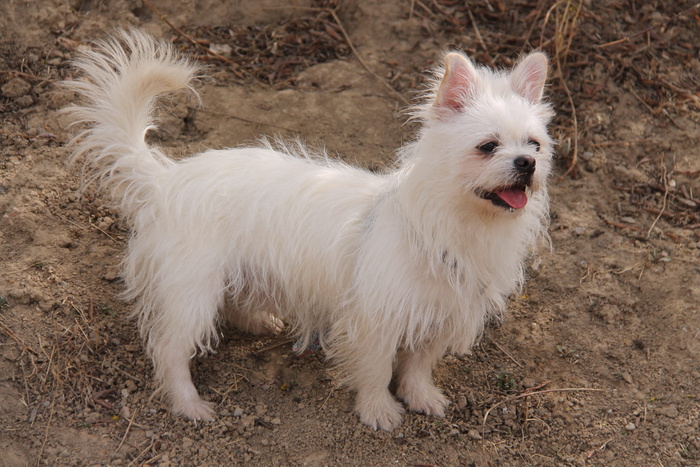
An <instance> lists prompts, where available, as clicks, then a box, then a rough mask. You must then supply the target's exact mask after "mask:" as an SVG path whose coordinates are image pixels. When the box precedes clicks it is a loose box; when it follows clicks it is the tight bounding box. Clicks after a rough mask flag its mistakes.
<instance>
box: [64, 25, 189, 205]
mask: <svg viewBox="0 0 700 467" xmlns="http://www.w3.org/2000/svg"><path fill="white" fill-rule="evenodd" d="M75 66H76V68H77V69H78V70H79V71H80V72H81V73H82V75H83V76H82V79H81V80H76V81H67V82H65V83H64V84H65V86H66V87H67V88H69V89H71V90H73V91H76V92H77V93H78V94H79V95H80V97H81V103H80V104H79V105H77V106H73V107H69V108H68V109H66V112H67V113H68V114H69V115H70V117H71V118H72V120H73V124H81V125H84V126H85V128H84V129H83V130H82V131H80V132H79V133H78V134H77V135H76V137H75V138H74V139H73V141H72V144H73V146H74V152H73V155H72V157H71V162H79V161H82V162H84V164H85V167H86V172H87V175H88V178H87V179H86V181H87V182H88V183H90V182H93V181H95V180H96V179H97V180H99V182H100V185H101V187H102V188H104V189H106V190H107V191H109V192H110V193H111V195H112V196H113V197H114V199H115V200H119V201H120V204H121V212H122V214H123V215H125V216H126V217H127V218H132V217H133V216H135V215H137V214H138V213H139V212H140V211H141V208H143V207H144V206H145V204H146V203H147V202H148V200H149V199H152V197H151V196H150V195H151V194H152V193H151V192H152V190H154V189H156V187H157V184H158V179H159V177H161V176H162V175H163V174H164V173H165V172H166V169H167V167H168V166H171V165H172V164H174V162H173V161H172V160H171V159H169V158H168V157H167V156H165V155H164V154H163V153H162V152H160V151H159V150H158V149H157V148H149V146H148V145H147V144H146V141H145V139H144V138H145V135H146V131H148V130H149V129H150V128H153V126H154V124H153V115H152V114H153V108H154V106H155V100H156V97H157V96H159V95H161V94H164V93H169V92H172V91H176V90H179V89H189V90H191V91H192V92H193V94H194V95H195V96H196V93H195V92H194V90H193V89H192V87H191V83H192V81H193V80H194V78H196V77H197V75H198V74H199V69H198V67H197V66H196V65H194V64H193V63H191V62H189V61H187V60H185V59H183V58H178V57H177V55H176V52H175V51H174V50H173V47H172V46H171V45H170V44H168V43H165V42H157V41H155V40H153V39H151V38H150V37H149V36H147V35H145V34H143V33H141V32H138V31H121V32H118V33H117V34H115V35H114V36H112V37H111V38H109V39H107V40H105V41H102V42H100V43H98V44H97V46H96V47H95V49H93V50H90V51H87V52H84V53H83V54H82V55H81V56H80V57H79V58H78V59H77V60H76V61H75Z"/></svg>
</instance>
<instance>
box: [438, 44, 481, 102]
mask: <svg viewBox="0 0 700 467" xmlns="http://www.w3.org/2000/svg"><path fill="white" fill-rule="evenodd" d="M478 79H479V75H478V73H477V71H476V69H475V68H474V65H472V64H471V62H470V61H469V60H467V58H465V57H464V55H462V54H459V53H454V52H453V53H449V54H447V56H446V57H445V74H444V75H443V76H442V81H440V86H439V87H438V91H437V96H436V97H435V103H434V105H435V106H436V107H438V108H444V109H450V110H454V111H460V110H462V108H463V107H464V105H465V104H466V102H467V98H468V96H469V95H471V94H472V93H473V92H474V90H475V89H476V85H477V80H478Z"/></svg>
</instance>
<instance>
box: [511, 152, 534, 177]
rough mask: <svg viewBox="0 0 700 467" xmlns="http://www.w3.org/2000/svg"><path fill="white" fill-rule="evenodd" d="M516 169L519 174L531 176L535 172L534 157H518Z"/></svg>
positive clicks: (515, 162)
mask: <svg viewBox="0 0 700 467" xmlns="http://www.w3.org/2000/svg"><path fill="white" fill-rule="evenodd" d="M514 164H515V168H516V169H517V170H518V172H520V173H523V174H528V175H531V174H532V173H534V172H535V164H536V162H535V158H534V157H532V156H518V157H516V158H515V161H514Z"/></svg>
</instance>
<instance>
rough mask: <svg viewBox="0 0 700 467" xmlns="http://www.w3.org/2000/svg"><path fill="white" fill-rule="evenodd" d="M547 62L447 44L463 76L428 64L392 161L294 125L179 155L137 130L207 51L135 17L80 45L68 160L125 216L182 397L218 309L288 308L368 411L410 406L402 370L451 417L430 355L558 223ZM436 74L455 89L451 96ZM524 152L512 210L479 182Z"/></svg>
mask: <svg viewBox="0 0 700 467" xmlns="http://www.w3.org/2000/svg"><path fill="white" fill-rule="evenodd" d="M533 57H534V58H533ZM538 60H539V61H540V62H542V61H544V60H545V59H544V56H542V55H541V54H532V55H531V56H529V57H528V58H526V59H525V60H524V61H523V63H525V62H527V63H526V66H521V68H523V69H525V71H523V72H519V71H518V68H516V69H515V71H514V72H513V73H512V74H507V73H504V72H493V71H490V70H487V69H482V68H476V67H474V66H473V65H472V64H471V62H469V61H468V59H466V57H464V56H463V55H459V54H454V53H453V54H450V55H449V56H448V65H449V66H454V67H459V68H460V70H461V71H460V73H461V74H460V75H455V76H458V78H457V79H456V80H445V81H444V82H443V83H442V85H439V84H438V82H439V79H440V78H441V77H442V75H443V73H444V72H443V71H442V70H438V71H437V72H436V79H435V83H434V86H433V87H432V89H431V91H430V92H429V93H428V94H429V95H428V97H427V100H426V103H425V104H423V105H421V106H419V107H417V108H416V110H415V115H416V117H417V118H418V119H419V120H421V121H422V123H423V126H422V129H421V130H420V134H419V136H418V138H417V139H416V140H415V142H413V143H411V144H408V145H407V146H405V147H404V148H402V149H401V150H400V156H401V160H400V163H399V166H398V168H397V169H396V170H394V171H391V172H389V173H386V174H381V175H380V174H374V173H369V172H366V171H363V170H360V169H358V168H354V167H350V166H347V165H344V164H341V163H339V162H334V161H331V160H329V159H328V158H326V157H325V155H323V154H321V155H320V156H319V155H313V154H310V153H308V152H307V150H306V149H305V148H304V147H303V146H302V145H300V144H296V143H295V144H286V145H285V144H281V143H277V144H276V145H273V144H270V143H267V142H263V143H262V144H261V146H260V147H251V148H241V149H227V150H217V151H206V152H204V153H202V154H198V155H197V156H195V157H192V158H189V159H186V160H183V161H181V162H174V161H173V160H172V159H170V158H168V157H167V156H166V155H164V154H163V153H162V152H161V151H160V150H159V149H157V148H154V147H149V146H148V145H147V144H146V143H145V141H144V135H145V132H146V131H147V130H148V129H149V128H152V126H153V122H152V111H153V107H154V101H155V98H156V96H158V95H160V94H163V93H166V92H171V91H176V90H178V89H183V88H189V89H191V87H190V86H191V82H192V80H193V78H195V77H196V76H197V74H198V69H197V67H196V66H195V65H193V64H192V63H191V62H188V61H186V60H184V59H181V58H177V57H176V56H175V53H174V52H173V50H172V48H171V47H170V46H168V45H167V44H165V43H159V42H156V41H154V40H153V39H151V38H149V37H148V36H146V35H144V34H143V33H139V32H136V31H131V32H122V33H120V34H118V35H117V36H115V37H114V38H112V39H109V40H107V41H105V42H102V43H101V44H99V46H98V48H97V50H96V51H93V52H88V53H85V54H84V55H83V56H82V58H80V59H79V60H78V61H77V63H76V65H77V68H78V69H79V70H80V71H82V73H83V75H84V80H83V81H75V82H71V83H68V84H67V85H68V86H69V87H70V88H72V89H74V90H76V91H77V92H78V93H79V94H81V95H82V98H83V103H82V104H81V105H80V106H76V107H73V108H71V109H69V110H68V111H69V113H70V114H71V115H72V116H73V119H74V121H75V122H77V123H81V124H83V125H84V126H85V128H86V129H84V131H82V132H81V133H80V134H79V135H78V136H77V137H76V138H75V140H74V144H75V153H74V156H73V160H79V159H81V160H83V161H84V162H85V163H86V164H87V167H88V169H89V171H90V173H91V174H92V175H93V177H94V178H96V179H99V182H100V184H101V186H102V187H103V188H105V189H107V190H108V191H109V192H110V193H111V195H112V196H113V197H114V198H115V199H116V200H118V201H119V202H120V206H121V212H122V214H123V215H124V216H125V217H126V219H128V221H129V223H130V226H131V229H132V234H131V238H130V240H129V245H128V251H127V254H126V257H125V259H124V265H123V266H124V268H123V277H124V279H125V282H126V292H125V297H126V298H127V299H130V300H135V301H136V309H135V315H136V316H138V319H139V326H140V330H141V333H142V335H143V337H144V339H145V340H146V342H147V349H148V352H149V354H150V355H151V357H152V358H153V363H154V367H155V373H156V379H157V382H158V385H159V389H160V390H161V391H162V392H163V393H164V394H165V395H166V396H167V398H168V400H169V401H170V402H171V404H172V406H173V410H174V411H175V412H177V413H180V414H183V415H185V416H187V417H190V418H193V419H211V418H213V416H214V411H213V408H212V404H211V403H209V402H205V401H203V400H202V399H201V398H200V397H199V395H198V394H197V391H196V389H195V387H194V385H193V384H192V380H191V377H190V372H189V366H188V364H189V361H190V359H191V358H192V357H193V356H194V355H195V354H197V353H204V352H207V351H209V350H211V349H212V348H213V346H214V345H215V344H216V343H217V340H218V335H219V334H218V332H219V331H218V328H219V325H220V324H221V323H222V322H223V321H224V320H226V319H228V320H229V321H230V322H233V323H234V324H236V325H238V326H240V327H242V328H244V329H247V330H252V331H255V332H262V331H265V330H271V331H275V330H279V327H280V324H281V323H280V321H279V320H277V319H276V318H275V317H280V318H282V319H284V320H285V321H286V322H287V323H288V324H290V325H291V326H292V327H293V330H294V331H295V332H296V333H298V334H299V335H300V336H302V337H303V338H304V339H305V342H307V343H308V342H309V340H310V339H312V337H313V336H314V335H320V336H321V339H322V344H323V346H324V349H325V350H326V352H327V354H328V355H329V357H330V358H332V359H333V360H334V361H335V363H336V364H337V365H339V366H340V367H341V368H342V369H343V370H344V373H345V374H346V375H347V383H348V384H349V385H350V386H351V387H352V388H353V389H354V390H356V391H357V403H356V410H357V412H358V413H359V415H360V418H361V420H362V421H363V422H364V423H366V424H367V425H369V426H371V427H373V428H381V429H385V430H391V429H393V428H394V427H396V426H397V425H398V424H399V423H400V421H401V415H402V412H403V407H402V405H401V404H400V403H399V402H397V401H396V400H395V399H394V397H393V396H392V395H391V393H390V392H389V383H390V380H391V378H392V371H393V370H394V369H395V370H396V372H397V383H398V385H397V396H398V397H399V398H400V399H402V400H403V401H405V402H406V403H407V405H408V408H409V409H411V410H415V411H418V412H423V413H426V414H430V415H438V416H443V415H444V412H445V407H446V405H447V400H446V398H445V397H444V396H443V395H442V393H441V391H440V390H439V389H438V388H437V387H436V386H435V385H434V383H433V380H432V369H433V367H434V365H435V364H436V362H437V361H438V360H439V358H440V357H441V356H442V355H443V354H444V353H445V352H447V351H452V352H457V353H463V352H465V351H467V350H468V349H469V348H470V346H471V345H472V344H473V343H474V341H475V340H476V339H477V337H478V336H479V334H480V333H481V331H482V329H483V325H484V322H485V321H486V320H487V319H488V317H489V316H490V315H494V314H499V313H500V312H501V311H502V310H504V308H505V304H506V300H507V298H508V296H509V294H511V293H513V292H514V291H516V290H517V289H518V287H519V285H520V284H521V282H522V280H523V261H524V259H525V258H526V256H527V254H528V252H529V251H530V250H531V249H532V247H533V246H534V245H535V243H536V240H537V238H538V237H539V236H541V235H542V234H545V232H546V224H547V221H546V219H547V211H548V199H547V191H546V187H545V183H546V178H547V175H548V172H549V166H550V156H551V145H552V144H551V141H550V139H549V137H548V136H547V132H546V125H547V123H548V121H549V119H550V114H551V112H550V110H549V107H548V106H547V105H546V104H543V103H541V102H540V100H539V98H537V97H538V96H537V92H538V89H539V92H540V96H541V90H542V87H543V86H544V76H545V75H546V61H544V70H542V69H538V68H537V67H538V65H537V61H538ZM533 68H534V71H533ZM538 71H539V74H538ZM465 80H466V81H468V83H465ZM465 84H468V86H467V85H465ZM459 86H463V87H464V89H460V88H459ZM439 88H441V93H442V92H444V93H446V94H447V95H450V96H452V97H454V96H457V97H455V98H454V99H452V100H451V101H450V106H445V105H443V104H442V102H441V101H440V100H438V98H437V97H436V96H437V95H438V89H439ZM533 96H534V97H536V98H533ZM489 138H497V139H498V141H499V149H498V151H497V152H496V153H495V154H494V155H493V156H490V157H486V156H484V155H483V154H481V153H479V151H478V150H477V149H476V147H478V146H479V145H480V144H481V143H483V142H484V140H487V139H489ZM532 138H535V139H537V141H538V142H539V143H540V144H541V148H540V150H539V151H536V150H535V148H534V147H533V146H532V144H527V141H528V139H532ZM519 154H529V155H531V156H533V157H534V158H535V159H536V163H537V168H536V172H535V174H534V176H533V179H532V186H531V188H530V189H529V190H528V194H529V202H528V204H527V205H526V206H525V207H524V208H523V209H519V210H516V211H515V212H512V210H509V209H504V208H502V207H499V206H496V205H494V204H492V203H491V201H488V200H485V199H482V198H480V197H479V196H477V194H476V193H480V192H483V191H491V190H495V189H497V188H498V187H501V186H504V185H507V184H508V183H510V182H511V181H512V179H513V177H514V174H513V159H514V158H515V157H516V156H517V155H519ZM227 302H230V303H232V304H233V307H225V306H224V305H225V303H227ZM227 309H228V310H229V311H227V312H224V311H223V310H227ZM231 309H232V310H233V311H230V310H231ZM226 313H229V315H228V316H226Z"/></svg>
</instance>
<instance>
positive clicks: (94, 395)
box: [0, 0, 700, 466]
mask: <svg viewBox="0 0 700 467" xmlns="http://www.w3.org/2000/svg"><path fill="white" fill-rule="evenodd" d="M152 3H153V4H154V5H155V7H157V8H158V9H159V10H160V11H161V13H162V14H163V15H166V18H167V20H168V21H169V22H170V23H171V24H172V25H173V26H176V27H178V28H180V29H181V30H182V31H183V32H185V33H187V34H188V35H190V36H191V37H193V38H194V39H197V40H200V41H201V42H200V44H201V45H204V46H209V47H211V48H212V49H215V50H219V51H220V52H219V53H221V54H222V55H224V56H226V57H230V60H231V61H232V62H234V63H235V64H236V65H235V67H234V65H231V64H230V63H227V62H224V61H221V60H219V59H216V58H212V57H211V56H210V57H207V56H206V52H205V51H204V50H203V49H202V48H201V47H195V46H194V45H192V44H190V43H189V42H188V41H187V40H186V39H184V38H182V37H180V36H179V35H178V34H177V33H176V32H175V30H174V29H173V28H171V27H170V26H169V25H168V24H166V23H164V22H163V21H162V20H161V19H160V18H159V15H157V14H155V13H154V11H153V10H152V9H151V8H150V6H149V2H146V1H138V0H133V1H132V0H112V1H109V2H103V1H97V0H68V1H61V0H44V1H41V2H38V1H10V2H2V4H0V31H2V36H0V48H1V52H2V54H1V55H0V87H1V90H2V93H1V95H0V113H1V115H2V120H1V123H0V465H2V466H23V465H28V464H31V465H136V464H158V465H172V464H185V465H195V464H196V465H224V464H242V463H245V464H257V465H337V464H355V465H371V464H390V463H394V464H399V465H458V464H464V465H499V466H500V465H504V466H505V465H620V466H627V465H663V466H677V465H697V464H698V462H700V438H699V436H700V427H699V426H698V424H699V415H700V405H699V404H698V397H699V395H700V394H699V391H700V390H699V389H698V387H699V386H700V359H699V355H700V353H699V352H700V312H699V311H700V305H699V304H698V303H699V302H700V280H699V279H700V261H699V258H700V150H699V149H698V143H699V142H700V130H699V128H700V126H698V124H699V123H700V116H699V114H698V110H699V109H700V106H699V102H700V96H699V94H698V88H699V86H698V84H699V79H698V76H700V60H699V59H700V52H699V50H700V16H699V12H698V9H697V7H693V4H692V3H691V2H688V1H680V2H679V1H671V0H659V1H653V2H637V1H634V0H629V1H619V0H616V1H612V2H589V1H583V2H582V3H580V2H577V1H566V0H564V1H560V2H553V1H550V0H540V1H539V2H537V1H534V0H533V1H531V2H528V1H525V0H523V1H517V2H504V1H501V0H491V1H490V2H488V1H487V2H472V3H475V4H476V5H473V6H472V8H471V10H468V9H466V8H465V7H464V6H463V5H462V3H463V2H457V1H451V0H442V1H423V2H421V1H412V0H405V1H396V2H382V1H380V0H369V1H365V2H360V1H348V2H345V3H343V4H342V5H341V8H339V9H338V10H337V17H334V16H333V14H331V13H330V12H329V11H328V10H323V9H322V10H313V9H309V8H308V7H317V8H318V7H321V8H323V7H328V6H333V5H322V4H319V3H315V2H311V1H310V0H289V1H288V2H282V4H283V5H284V7H283V8H280V7H279V6H278V5H279V4H278V2H274V1H272V0H265V1H261V2H260V1H259V2H255V1H252V0H250V1H241V2H217V1H214V0H152ZM598 4H603V5H604V6H598ZM339 23H340V24H342V26H343V28H344V29H343V28H341V27H340V26H339V25H338V24H339ZM127 26H139V27H143V28H145V29H146V30H148V31H150V32H151V33H153V34H154V35H156V36H159V37H164V38H167V39H173V40H174V41H175V42H176V44H177V45H178V47H181V48H182V49H183V51H185V52H186V53H191V54H195V55H197V56H198V57H199V59H201V60H205V61H206V62H207V63H208V64H209V65H210V70H209V71H210V74H211V75H212V76H213V77H214V78H215V79H216V81H209V82H206V83H204V84H203V85H202V86H201V93H202V97H203V101H204V107H203V108H201V109H192V108H189V107H188V103H187V101H185V100H182V101H179V100H176V101H175V102H174V103H173V105H172V106H171V107H168V110H167V111H166V113H165V114H164V116H163V126H162V130H160V131H159V133H158V139H159V141H160V144H162V145H163V146H165V147H167V148H168V149H169V151H171V152H172V153H173V154H175V155H184V154H189V153H192V152H195V151H197V150H200V149H203V148H213V147H227V146H234V145H240V144H243V143H246V142H249V141H251V140H254V139H255V138H257V137H259V136H261V135H263V134H268V135H269V134H281V135H283V136H286V137H293V136H295V135H299V136H300V137H302V138H304V139H305V140H306V141H308V142H309V143H311V144H315V145H325V147H327V148H328V149H329V150H330V151H331V152H333V153H337V154H339V156H338V157H343V158H345V159H346V160H347V161H349V162H352V163H357V164H359V165H362V166H364V167H367V168H369V169H376V168H379V167H382V166H385V165H390V164H391V161H392V158H393V157H394V150H395V148H397V147H398V146H400V145H401V144H402V143H403V142H406V141H407V140H409V139H410V137H411V134H412V131H413V130H414V128H412V127H411V126H410V125H408V124H405V123H404V122H405V120H406V115H405V114H404V113H402V112H401V110H402V109H403V108H405V103H404V100H411V99H414V98H415V94H414V93H413V91H414V90H416V89H420V83H421V82H422V72H423V71H424V70H426V69H428V68H429V67H431V66H433V65H434V64H435V63H436V61H437V60H439V58H440V56H441V52H442V51H443V50H445V49H446V48H449V47H461V48H463V49H465V50H466V51H467V52H468V53H469V54H470V55H471V56H472V57H474V58H475V59H476V60H477V61H479V62H481V63H486V64H495V65H497V66H507V65H509V64H510V63H511V60H512V59H513V58H515V57H516V56H517V55H518V54H519V53H521V52H522V51H526V50H529V49H531V48H537V47H541V48H543V49H545V50H546V51H548V53H549V54H550V56H552V58H553V66H552V72H553V73H552V78H551V80H550V86H549V88H548V91H547V92H548V95H549V96H550V99H551V101H552V102H553V104H554V106H555V109H556V110H557V113H558V117H557V119H556V121H555V122H554V124H553V126H552V134H553V135H554V137H555V139H556V140H557V141H558V143H559V144H558V150H557V158H558V167H559V168H558V173H557V174H556V175H555V176H554V177H553V178H552V183H551V192H552V206H551V213H552V224H551V237H552V243H553V250H552V251H551V252H549V251H548V250H546V249H545V250H543V251H541V252H540V253H539V255H538V256H536V257H534V258H533V259H532V261H531V263H530V267H529V276H530V277H529V280H528V283H527V286H526V288H525V290H524V291H523V293H522V295H521V296H518V297H514V298H513V300H512V302H511V306H510V308H511V313H510V314H509V316H508V317H507V319H506V320H505V322H504V323H502V324H498V323H494V324H493V325H492V326H490V327H489V328H488V329H487V330H486V332H485V334H484V336H483V338H482V339H481V341H480V343H479V344H478V345H477V346H476V347H475V348H474V349H473V352H472V355H470V356H467V357H459V358H457V357H451V356H448V357H447V358H445V359H444V360H443V361H442V362H441V363H440V365H439V367H438V369H437V372H436V378H437V381H438V384H439V386H440V387H441V388H443V389H444V391H445V392H446V394H447V395H448V396H449V398H450V399H451V400H452V401H453V403H452V405H451V406H450V408H449V409H448V413H447V416H446V418H444V419H443V418H432V417H425V416H422V415H417V414H408V415H407V416H406V418H405V421H404V423H403V424H402V425H401V426H400V427H399V428H398V429H396V430H395V431H394V432H391V433H386V432H374V431H372V430H370V429H368V428H366V427H365V426H363V425H361V424H360V422H359V421H358V418H357V417H356V415H355V414H354V413H353V412H352V397H353V396H352V394H351V393H350V392H348V391H347V390H346V389H343V388H341V387H338V385H337V383H336V378H335V376H336V375H334V374H333V373H332V371H331V370H329V365H328V363H327V362H325V361H324V359H323V357H322V356H319V355H313V356H311V357H308V358H304V359H302V358H298V357H295V356H294V355H293V354H292V352H291V344H290V343H289V342H288V341H289V337H288V336H277V337H266V338H253V337H250V336H246V335H241V334H237V333H235V332H229V333H227V338H226V340H225V341H224V342H223V343H222V344H221V345H220V347H219V350H218V352H217V353H216V354H215V355H213V356H208V357H206V358H202V359H198V360H197V361H196V362H195V365H194V374H195V381H196V384H197V385H198V387H199V388H200V391H201V393H202V394H203V396H204V397H205V398H207V399H208V400H211V401H214V402H216V403H217V405H218V408H217V410H218V414H219V418H218V419H217V420H216V421H215V422H212V423H204V424H194V423H191V422H188V421H186V420H183V419H180V418H176V417H173V416H172V415H170V413H169V412H168V411H167V409H166V407H164V406H163V404H162V403H161V402H159V401H158V400H155V399H154V400H151V399H149V396H150V395H151V391H152V387H153V383H152V377H151V368H150V362H149V361H148V360H147V359H146V358H145V356H144V353H143V351H142V347H141V343H140V341H139V339H138V336H137V331H136V326H135V323H134V322H133V321H132V320H130V319H129V318H128V313H129V309H130V305H129V304H128V303H123V302H121V301H120V300H119V299H118V298H117V296H118V293H119V291H120V290H121V289H122V285H121V283H120V281H119V279H118V264H119V261H120V258H121V255H122V252H123V250H124V244H125V239H126V236H127V232H126V230H125V228H124V225H123V223H122V222H121V221H120V219H119V213H118V212H117V211H115V210H114V209H112V208H111V207H109V204H108V201H107V200H105V199H103V198H102V197H101V196H98V195H95V194H94V191H91V189H88V190H87V191H86V193H85V194H84V195H83V196H78V189H79V187H80V180H79V174H76V173H75V170H73V169H69V168H67V167H66V165H65V161H66V159H67V155H68V150H67V148H66V145H65V143H66V141H67V139H68V138H69V135H70V133H69V131H68V129H67V128H66V121H65V120H64V119H63V118H62V116H61V115H60V113H59V109H60V108H62V107H64V106H65V105H67V104H69V103H70V102H71V101H72V99H73V96H72V95H71V94H69V93H67V92H66V91H63V90H62V89H60V88H59V87H58V86H57V83H58V82H59V81H60V80H63V79H70V78H71V77H72V71H71V68H70V64H69V61H70V58H71V57H73V56H74V55H75V53H76V49H77V48H79V47H85V46H87V44H89V42H90V41H91V40H94V39H97V38H100V37H102V36H103V34H104V33H105V32H109V31H110V30H112V29H113V28H114V27H127ZM345 32H346V33H347V35H348V39H349V40H350V41H351V43H352V44H353V46H354V47H355V48H356V50H357V53H358V54H359V57H361V58H362V62H360V61H359V60H358V55H357V54H354V53H353V52H352V50H351V48H350V47H349V44H348V42H347V40H346V38H345V37H344V34H345ZM625 38H627V39H625ZM620 39H623V40H622V41H620V42H617V43H614V44H610V43H611V42H613V41H617V40H620ZM225 45H228V46H230V47H231V48H230V49H227V48H226V47H225ZM601 46H602V47H601ZM363 63H364V65H363ZM557 64H558V65H557ZM368 70H371V73H369V72H368ZM569 96H570V97H569ZM572 109H575V112H574V111H573V110H572ZM546 391H549V392H546ZM530 393H531V394H530Z"/></svg>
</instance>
